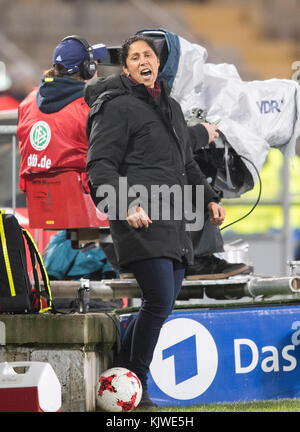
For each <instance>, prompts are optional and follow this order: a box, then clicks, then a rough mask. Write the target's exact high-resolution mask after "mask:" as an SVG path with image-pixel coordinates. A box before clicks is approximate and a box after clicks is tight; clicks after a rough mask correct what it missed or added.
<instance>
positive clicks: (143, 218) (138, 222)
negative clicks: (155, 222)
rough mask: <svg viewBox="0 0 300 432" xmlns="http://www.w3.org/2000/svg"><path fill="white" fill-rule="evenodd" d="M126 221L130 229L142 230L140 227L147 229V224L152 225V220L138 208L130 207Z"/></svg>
mask: <svg viewBox="0 0 300 432" xmlns="http://www.w3.org/2000/svg"><path fill="white" fill-rule="evenodd" d="M126 220H127V222H128V224H129V225H130V226H131V227H132V228H142V226H145V227H146V228H148V226H149V224H151V223H152V220H151V219H150V218H149V216H148V215H147V213H146V212H145V211H144V210H143V209H142V207H140V206H133V207H130V209H129V210H128V212H127V217H126Z"/></svg>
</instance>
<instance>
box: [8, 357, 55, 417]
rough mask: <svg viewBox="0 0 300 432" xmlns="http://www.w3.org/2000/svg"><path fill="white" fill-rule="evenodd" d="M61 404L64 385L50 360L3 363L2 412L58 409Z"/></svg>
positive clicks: (51, 410)
mask: <svg viewBox="0 0 300 432" xmlns="http://www.w3.org/2000/svg"><path fill="white" fill-rule="evenodd" d="M17 369H21V370H22V373H19V372H18V371H17ZM60 407H61V385H60V382H59V380H58V378H57V376H56V374H55V372H54V370H53V368H52V366H51V365H50V364H49V363H46V362H30V361H23V362H4V363H0V412H57V411H59V410H60Z"/></svg>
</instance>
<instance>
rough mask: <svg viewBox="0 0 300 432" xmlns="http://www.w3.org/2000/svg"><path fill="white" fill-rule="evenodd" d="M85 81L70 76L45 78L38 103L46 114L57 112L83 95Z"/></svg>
mask: <svg viewBox="0 0 300 432" xmlns="http://www.w3.org/2000/svg"><path fill="white" fill-rule="evenodd" d="M84 85H85V82H84V81H79V80H76V79H74V78H70V77H57V78H43V79H42V80H41V83H40V86H39V89H38V92H37V96H36V103H37V105H38V107H39V109H40V110H41V111H42V112H43V113H46V114H50V113H53V112H57V111H59V110H61V109H62V108H64V107H65V106H66V105H68V104H69V103H71V102H73V101H74V100H76V99H78V98H80V97H82V96H83V89H84Z"/></svg>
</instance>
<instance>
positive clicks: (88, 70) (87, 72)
mask: <svg viewBox="0 0 300 432" xmlns="http://www.w3.org/2000/svg"><path fill="white" fill-rule="evenodd" d="M69 39H75V40H77V41H78V42H80V43H81V44H82V45H83V46H84V48H85V49H86V51H87V53H88V55H89V58H88V59H85V60H84V61H83V62H82V63H81V64H80V65H79V66H77V67H75V68H73V69H69V70H68V74H69V75H71V74H73V73H75V72H77V71H79V72H80V75H81V76H82V78H83V79H85V80H89V79H91V78H92V77H93V76H94V74H95V72H96V70H97V65H96V63H95V61H94V57H93V50H92V47H91V46H90V45H89V44H88V42H87V41H86V40H85V39H84V38H82V37H80V36H77V35H72V36H67V37H65V38H64V39H63V40H62V41H61V42H63V41H65V40H69ZM77 68H78V69H77ZM76 69H77V70H76Z"/></svg>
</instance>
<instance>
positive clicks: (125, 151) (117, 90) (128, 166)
mask: <svg viewBox="0 0 300 432" xmlns="http://www.w3.org/2000/svg"><path fill="white" fill-rule="evenodd" d="M160 84H161V96H160V98H159V101H158V102H156V101H155V100H154V99H153V97H152V96H151V95H150V94H149V92H148V91H147V88H146V87H145V86H144V85H143V84H137V85H135V84H133V83H132V82H131V81H130V80H129V79H128V78H127V77H126V76H125V75H120V76H112V77H109V78H107V79H105V80H102V79H97V80H96V81H92V82H90V83H89V84H87V86H86V89H85V93H84V96H85V100H86V102H87V104H88V105H89V106H90V107H91V110H90V114H89V117H88V122H87V134H88V136H89V149H88V155H87V173H88V175H89V178H90V181H91V184H92V186H93V187H94V188H95V189H96V188H97V187H98V186H100V185H110V186H113V187H114V189H115V191H116V197H117V203H118V198H119V197H121V198H124V196H125V195H126V193H127V192H128V189H129V188H130V187H132V186H134V185H142V186H143V187H144V188H146V191H147V192H148V195H146V197H145V196H144V195H143V194H141V197H140V199H141V206H142V207H143V208H144V210H145V211H146V212H147V211H148V214H149V216H150V218H151V212H150V209H151V194H152V199H153V200H154V199H157V196H155V194H154V191H153V189H152V187H153V185H158V186H162V185H167V186H169V187H172V186H173V185H179V187H180V188H182V189H183V187H184V185H187V184H190V185H204V189H205V192H204V193H205V204H204V205H205V206H206V205H207V204H208V202H210V201H217V200H218V197H217V195H216V194H215V192H214V191H213V190H212V189H211V187H210V186H209V185H208V183H207V181H206V178H205V176H204V175H203V173H202V172H201V170H200V168H199V166H198V164H197V163H196V162H195V161H194V159H193V157H192V152H191V148H190V144H189V133H188V128H187V126H186V122H185V120H184V117H183V114H182V111H181V108H180V105H179V104H178V103H177V102H176V101H175V100H174V99H172V98H171V97H170V96H169V89H168V87H167V86H166V84H165V83H164V82H161V83H160ZM120 177H125V178H126V179H127V190H119V178H120ZM137 190H139V189H138V188H137ZM108 197H109V195H108ZM134 198H136V196H135V194H133V197H131V198H129V199H128V204H127V206H126V208H125V209H124V208H123V207H124V206H123V203H122V206H121V207H122V208H123V211H124V212H123V214H122V215H121V214H120V218H119V219H118V220H113V218H110V228H111V234H112V238H113V241H114V245H115V250H116V254H117V258H118V261H119V264H120V266H126V265H128V264H130V263H131V262H134V261H137V260H142V259H147V258H154V257H168V258H173V259H177V260H179V261H183V262H185V263H188V264H192V263H193V250H192V242H191V238H190V235H189V233H188V232H187V231H186V221H185V220H184V217H183V218H181V220H176V216H174V214H173V213H174V202H173V201H172V196H171V200H170V202H171V212H170V217H168V220H162V219H164V217H163V218H162V217H160V218H159V219H158V220H153V222H152V224H150V225H149V228H145V227H143V228H139V229H135V228H132V227H130V226H129V225H128V223H127V221H126V219H125V217H126V213H127V209H128V206H130V205H132V204H134V203H135V202H133V200H134ZM107 200H108V202H109V206H111V208H113V203H112V202H110V200H109V198H108V199H107ZM182 202H184V200H183V201H182ZM106 203H107V202H106ZM159 203H160V205H162V202H161V196H160V195H159ZM147 206H148V208H147ZM118 210H120V212H121V210H122V209H121V208H120V207H119V206H118V205H117V214H119V213H118ZM122 217H123V220H121V219H122ZM152 217H153V216H152Z"/></svg>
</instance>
